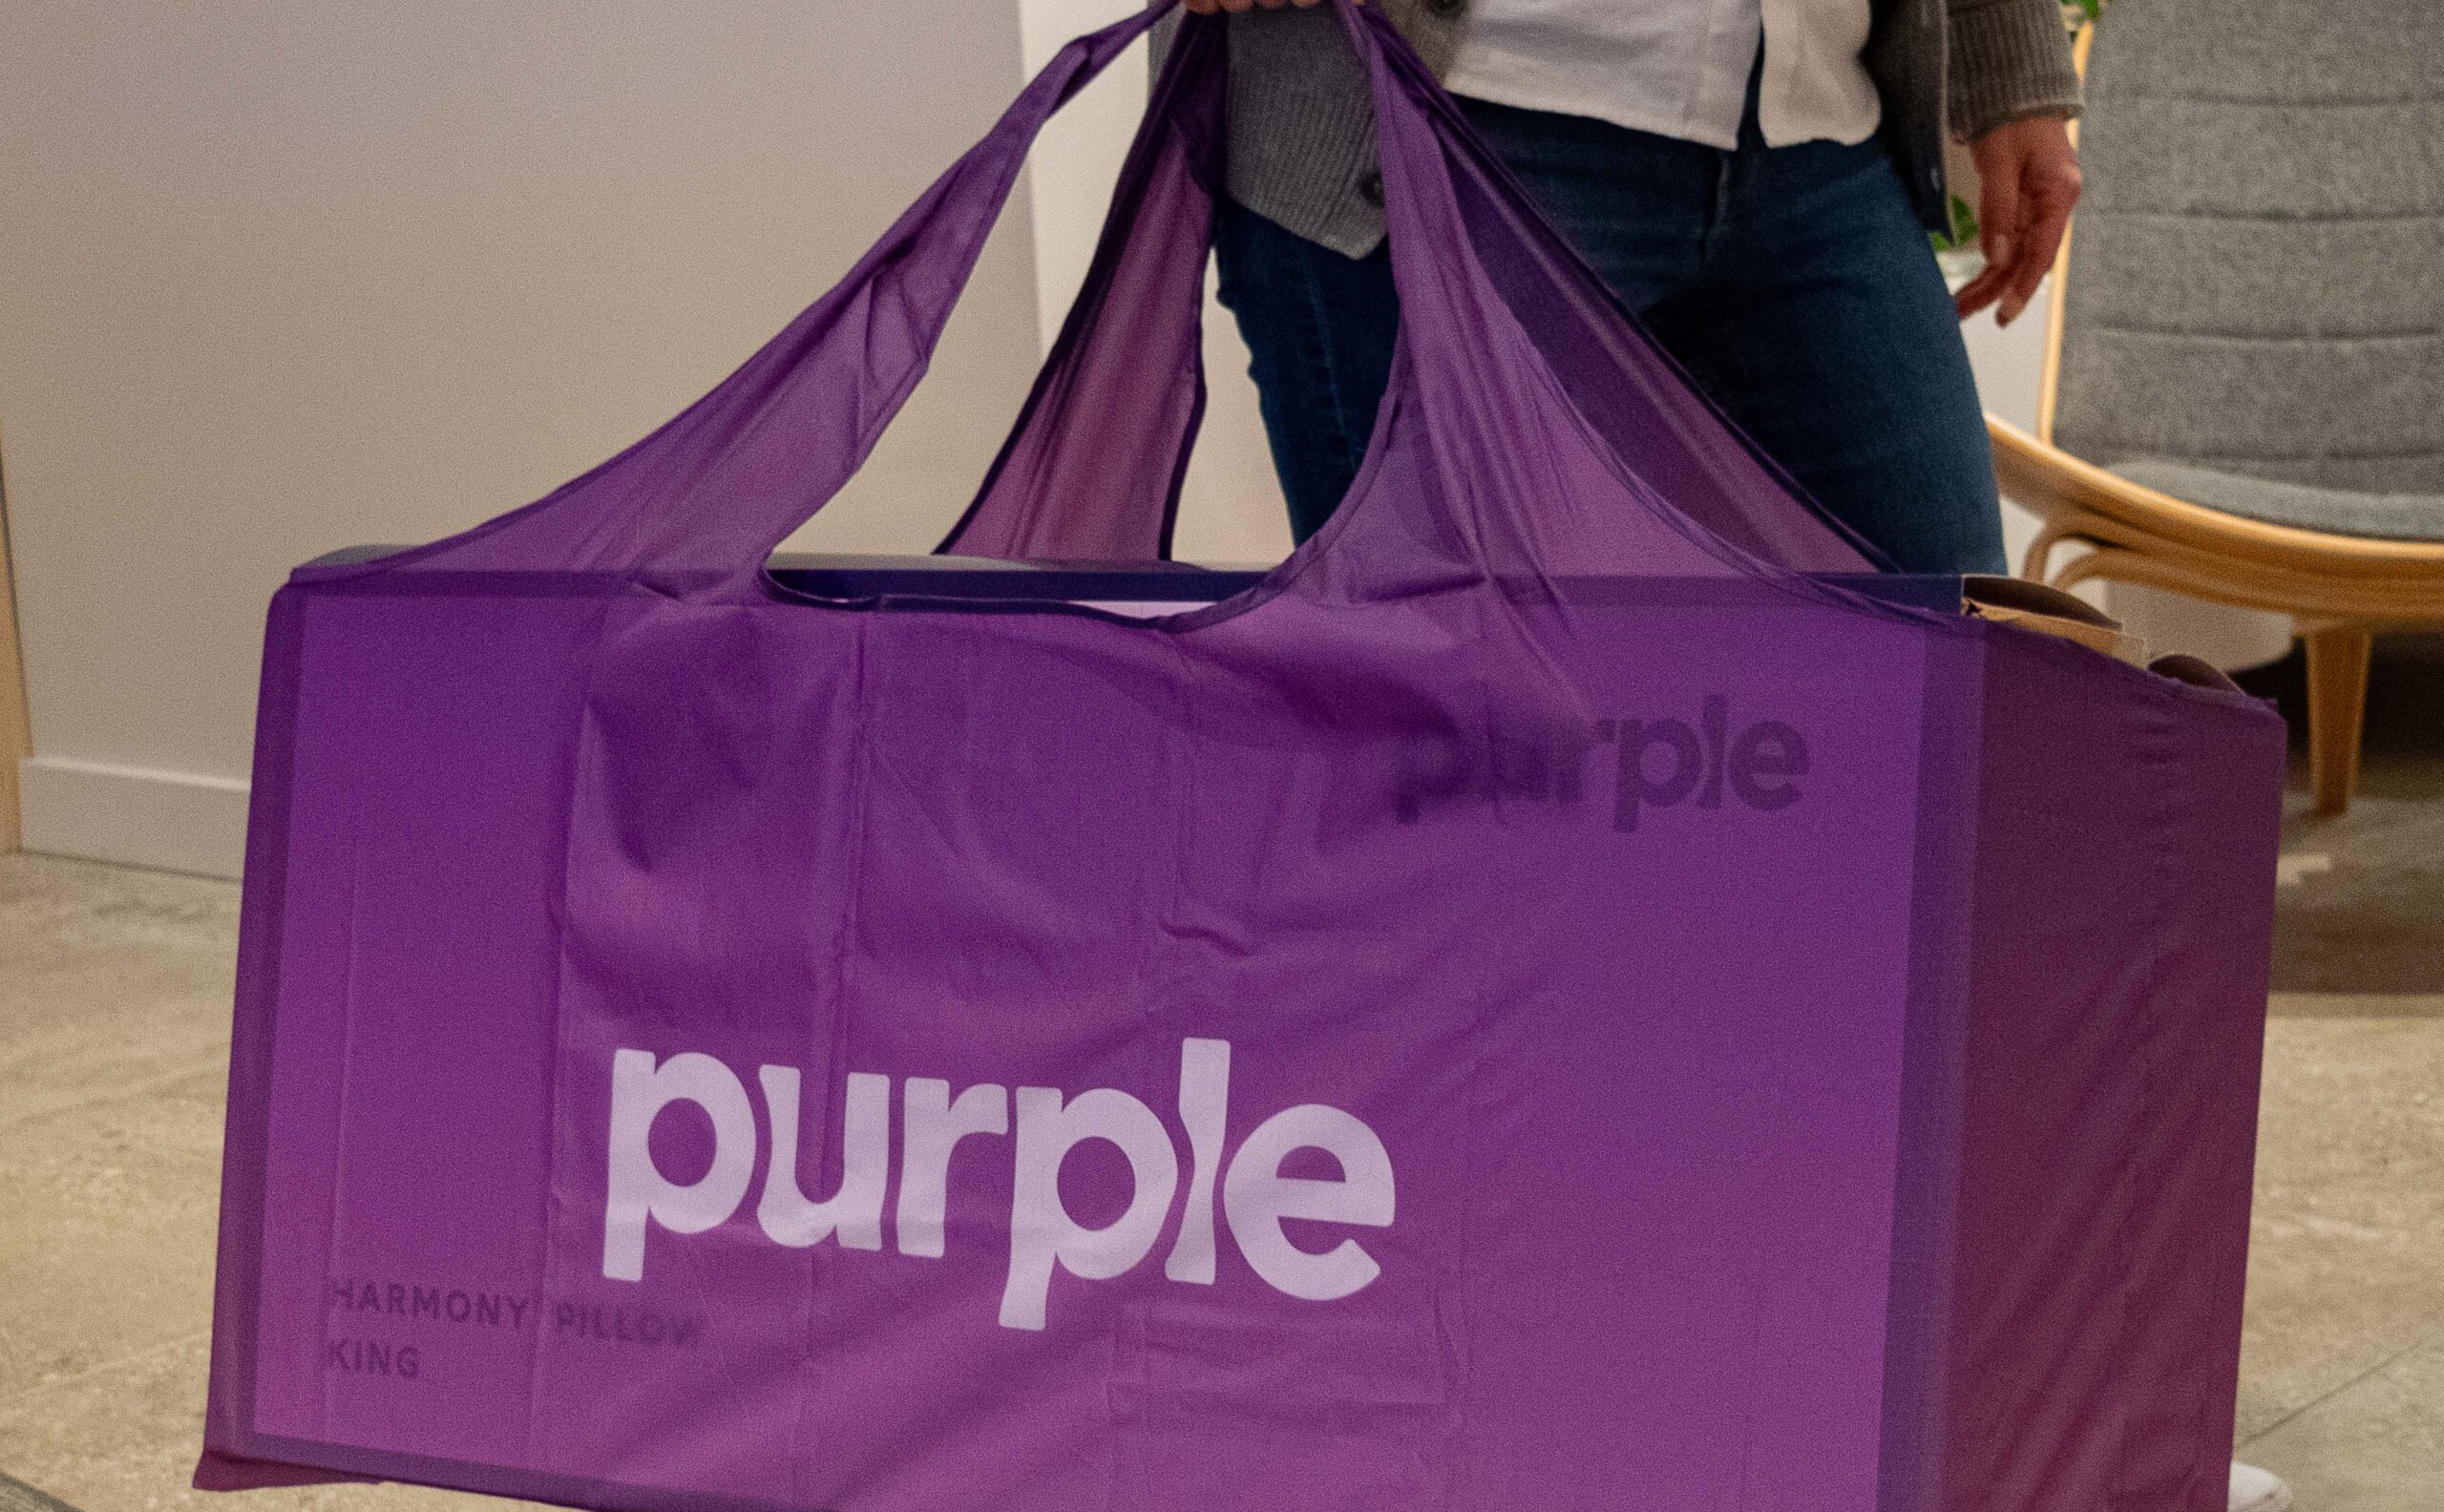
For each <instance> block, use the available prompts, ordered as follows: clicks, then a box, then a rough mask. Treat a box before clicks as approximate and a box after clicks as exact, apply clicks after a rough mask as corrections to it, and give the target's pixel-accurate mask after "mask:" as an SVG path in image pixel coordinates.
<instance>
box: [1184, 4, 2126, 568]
mask: <svg viewBox="0 0 2444 1512" xmlns="http://www.w3.org/2000/svg"><path fill="white" fill-rule="evenodd" d="M1316 3H1317V0H1295V3H1294V0H1187V9H1188V10H1192V11H1203V12H1211V11H1215V10H1225V11H1232V12H1236V14H1234V15H1233V20H1232V24H1231V34H1230V38H1229V41H1230V54H1231V77H1232V84H1231V113H1232V119H1231V141H1230V161H1231V168H1230V189H1231V195H1230V200H1231V203H1230V204H1228V205H1227V206H1226V207H1225V208H1224V210H1223V212H1222V213H1221V214H1220V216H1219V217H1218V218H1217V222H1216V229H1215V239H1214V241H1215V254H1216V260H1217V263H1218V265H1219V272H1220V279H1221V296H1222V300H1223V303H1224V304H1225V305H1228V306H1229V307H1230V308H1231V310H1232V312H1233V315H1234V316H1235V317H1236V319H1237V321H1238V324H1239V328H1240V331H1241V333H1242V335H1243V336H1244V337H1245V339H1246V342H1247V346H1248V348H1249V351H1250V353H1251V356H1252V358H1253V365H1252V370H1253V372H1254V377H1255V380H1256V385H1257V389H1258V394H1259V400H1260V405H1261V409H1262V412H1263V415H1264V420H1265V427H1266V431H1267V434H1268V437H1269V439H1270V441H1271V444H1272V449H1273V454H1274V460H1275V469H1276V471H1277V472H1278V473H1279V474H1280V478H1281V484H1282V489H1283V493H1284V494H1285V495H1286V496H1287V499H1288V502H1289V507H1290V514H1291V525H1292V529H1293V531H1294V533H1295V534H1296V535H1297V536H1299V537H1300V538H1302V539H1303V538H1304V537H1305V536H1308V535H1310V534H1312V533H1313V532H1314V531H1315V530H1316V529H1317V527H1318V526H1320V525H1321V524H1322V523H1323V521H1324V519H1325V518H1326V517H1328V516H1329V515H1331V513H1332V512H1333V510H1334V509H1335V508H1336V507H1337V506H1338V503H1339V500H1340V498H1341V495H1342V494H1344V493H1346V492H1347V490H1348V487H1349V484H1350V482H1351V480H1352V479H1353V478H1354V477H1355V476H1356V473H1357V470H1358V463H1359V459H1360V458H1361V457H1362V455H1363V453H1364V451H1365V446H1366V441H1367V437H1368V435H1369V433H1370V432H1371V431H1372V428H1373V424H1374V418H1375V411H1376V409H1377V406H1378V402H1379V401H1380V398H1381V395H1382V391H1383V389H1384V387H1385V385H1386V383H1387V381H1388V376H1389V372H1390V367H1391V354H1392V343H1393V337H1394V334H1395V332H1396V330H1397V328H1398V324H1399V310H1398V298H1397V296H1396V295H1395V294H1394V292H1393V289H1392V275H1391V267H1390V261H1389V258H1388V255H1387V254H1386V253H1385V252H1384V250H1383V247H1382V240H1383V218H1382V210H1381V202H1380V201H1381V195H1382V188H1381V179H1380V176H1379V175H1378V174H1377V172H1376V171H1375V168H1374V163H1373V150H1372V126H1371V120H1370V118H1369V112H1368V109H1367V95H1366V84H1365V80H1364V77H1363V75H1362V73H1360V72H1359V67H1358V64H1357V59H1356V55H1355V53H1354V52H1353V51H1352V50H1351V49H1350V47H1349V45H1348V41H1347V38H1346V36H1345V35H1343V34H1342V33H1341V31H1340V30H1339V22H1338V17H1336V16H1334V15H1332V14H1330V13H1329V12H1328V11H1326V10H1318V9H1315V8H1314V7H1315V5H1316ZM1373 3H1376V4H1380V5H1381V6H1382V7H1383V9H1384V10H1385V13H1386V14H1387V15H1388V16H1389V18H1390V19H1391V20H1392V21H1393V22H1394V23H1395V25H1397V26H1398V27H1399V28H1400V30H1401V31H1402V33H1403V34H1404V35H1405V36H1406V37H1407V38H1408V39H1409V41H1410V42H1411V44H1412V45H1413V46H1415V47H1416V49H1417V51H1418V52H1419V53H1420V55H1421V56H1422V58H1424V59H1425V60H1426V62H1427V63H1428V64H1429V65H1430V66H1432V67H1434V68H1435V69H1436V70H1437V71H1438V72H1440V73H1443V77H1444V80H1445V82H1446V83H1447V84H1448V85H1449V87H1450V88H1451V89H1452V91H1453V92H1454V93H1455V94H1458V95H1459V96H1460V98H1461V100H1462V102H1463V104H1464V107H1465V109H1466V111H1467V113H1468V115H1469V116H1470V117H1471V119H1472V120H1473V122H1474V123H1475V125H1476V127H1477V128H1478V130H1479V131H1480V132H1481V133H1482V134H1483V135H1484V136H1485V137H1486V138H1487V140H1488V141H1489V142H1490V143H1491V144H1492V146H1493V147H1494V149H1495V150H1496V151H1497V152H1498V153H1499V154H1500V155H1501V156H1502V158H1504V159H1505V160H1506V162H1507V163H1508V164H1509V166H1510V167H1511V169H1512V170H1513V171H1514V172H1515V173H1516V174H1517V175H1518V176H1519V177H1520V179H1522V180H1523V181H1524V182H1525V183H1526V184H1527V188H1528V190H1529V191H1530V192H1531V193H1532V194H1533V195H1534V196H1535V197H1536V198H1537V199H1538V200H1540V202H1541V203H1542V205H1543V207H1544V209H1545V210H1546V212H1547V213H1548V215H1549V216H1550V218H1551V219H1552V220H1553V221H1554V223H1555V224H1556V225H1558V226H1559V227H1560V229H1561V230H1562V231H1563V233H1564V234H1565V235H1567V236H1568V237H1569V238H1570V240H1571V242H1574V243H1575V244H1576V246H1577V247H1578V249H1579V251H1580V252H1581V253H1582V254H1583V255H1585V256H1586V258H1587V259H1588V261H1589V263H1591V265H1592V266H1593V267H1594V268H1595V270H1596V271H1597V272H1598V273H1599V274H1600V275H1601V276H1602V277H1603V278H1604V280H1605V281H1606V282H1607V283H1608V284H1610V285H1611V286H1612V289H1613V291H1614V292H1615V293H1616V294H1617V295H1619V296H1620V298H1621V299H1622V300H1623V302H1624V303H1625V304H1627V305H1629V306H1630V307H1631V308H1632V309H1633V310H1635V311H1636V312H1638V314H1639V315H1640V316H1641V317H1642V318H1643V319H1644V321H1645V323H1646V325H1647V326H1648V328H1649V330H1650V331H1651V332H1652V333H1653V334H1654V337H1655V338H1656V340H1657V341H1659V342H1660V343H1661V345H1662V346H1663V347H1665V348H1666V349H1667V350H1668V351H1670V352H1671V353H1672V354H1673V355H1674V356H1675V358H1676V359H1678V361H1679V362H1680V363H1681V365H1682V366H1683V367H1685V368H1687V369H1688V370H1689V371H1690V373H1691V374H1692V376H1693V377H1694V378H1695V379H1696V382H1697V383H1698V385H1699V386H1700V387H1701V388H1702V389H1705V390H1707V391H1708V392H1709V393H1710V394H1711V396H1712V397H1713V398H1714V400H1715V401H1716V402H1717V405H1719V406H1720V407H1721V408H1722V409H1723V410H1725V411H1726V412H1727V413H1728V414H1729V415H1730V416H1731V418H1732V419H1733V420H1734V421H1736V422H1737V423H1738V425H1739V426H1740V427H1741V428H1742V429H1743V430H1744V431H1747V432H1748V434H1749V435H1750V436H1751V437H1752V438H1753V439H1754V440H1755V441H1756V442H1757V443H1758V444H1759V446H1761V447H1762V448H1763V449H1764V451H1765V452H1767V453H1768V454H1770V455H1771V456H1773V457H1774V458H1775V459H1776V460H1777V461H1779V462H1780V464H1781V465H1782V467H1783V468H1784V470H1785V471H1786V472H1788V473H1791V474H1792V476H1794V477H1795V478H1796V479H1797V480H1798V481H1799V482H1800V484H1801V486H1802V487H1803V488H1805V489H1806V490H1807V491H1808V492H1809V493H1810V494H1812V495H1813V496H1814V497H1815V498H1816V500H1817V501H1818V502H1819V503H1820V504H1822V506H1824V507H1825V508H1826V509H1828V510H1829V511H1831V512H1832V513H1833V514H1834V515H1837V516H1839V517H1841V518H1842V519H1843V520H1844V521H1845V522H1847V523H1848V524H1850V525H1851V526H1852V527H1853V528H1854V529H1856V530H1857V531H1859V533H1860V534H1862V535H1863V536H1865V537H1866V538H1867V539H1868V540H1869V541H1871V542H1873V543H1874V544H1875V545H1876V546H1878V547H1880V548H1882V549H1883V551H1884V552H1885V554H1886V556H1887V557H1890V558H1891V560H1892V562H1893V564H1894V565H1895V566H1896V567H1899V568H1901V569H1903V570H1905V571H1914V572H1931V573H1944V572H1970V571H1973V572H1989V571H2000V570H2002V568H2003V559H2002V523H2001V511H2000V505H1999V502H1998V500H1997V497H1996V494H1995V489H1994V480H1993V463H1992V458H1991V453H1990V452H1989V451H1988V448H1987V442H1986V433H1985V425H1984V417H1983V414H1982V412H1981V411H1980V410H1979V407H1978V404H1977V397H1976V390H1975V388H1974V386H1973V384H1972V382H1971V379H1970V368H1969V357H1968V351H1967V348H1966V347H1965V346H1964V345H1963V343H1962V341H1961V338H1960V334H1959V327H1958V318H1959V317H1965V316H1966V315H1969V314H1970V313H1973V312H1975V311H1977V310H1980V309H1983V308H1985V307H1987V306H1989V305H1995V306H1998V307H1999V313H2000V315H2001V316H2002V317H2003V318H2004V319H2005V320H2007V321H2008V320H2010V319H2012V318H2013V317H2015V316H2017V315H2018V314H2019V313H2020V311H2021V310H2022V309H2023V308H2024V307H2025V306H2026V305H2027V303H2028V301H2029V298H2030V296H2031V295H2032V294H2033V292H2034V291H2035V288H2036V285H2037V283H2038V281H2039V280H2040V279H2042V278H2043V277H2044V275H2045V271H2046V269H2047V268H2048V267H2049V266H2051V264H2052V262H2053V257H2054V248H2055V246H2057V245H2058V244H2059V242H2060V240H2061V236H2062V232H2063V228H2064V226H2065V224H2066V223H2067V221H2068V219H2069V216H2070V213H2071V206H2072V203H2073V201H2074V200H2076V198H2077V196H2078V185H2079V171H2078V166H2077V159H2076V158H2075V155H2074V154H2073V152H2072V149H2071V142H2070V137H2069V134H2068V132H2067V130H2066V129H2065V122H2066V121H2067V120H2068V119H2069V118H2070V117H2071V116H2072V115H2075V113H2076V111H2077V108H2078V98H2079V89H2078V78H2077V75H2076V73H2075V71H2074V70H2073V68H2072V66H2071V59H2070V50H2069V43H2068V39H2067V34H2066V33H2065V31H2064V30H2063V26H2062V20H2061V11H2060V9H2059V7H2058V5H2057V4H2056V3H2055V0H1949V10H1948V11H1947V10H1946V9H1945V8H1944V6H1943V5H1942V4H1940V3H1937V0H1373ZM1947 59H1949V87H1948V88H1947V85H1946V74H1947ZM1947 123H1949V126H1950V128H1951V129H1952V130H1953V131H1954V132H1956V133H1957V134H1958V135H1960V136H1964V137H1965V138H1967V139H1968V140H1969V142H1970V152H1971V153H1972V154H1973V155H1974V157H1975V158H1976V161H1977V165H1978V170H1979V179H1980V183H1981V193H1980V204H1979V207H1978V208H1979V221H1980V240H1981V244H1982V246H1983V248H1984V251H1985V253H1986V257H1987V266H1986V269H1985V271H1984V272H1983V273H1981V274H1980V275H1979V276H1978V277H1977V278H1976V279H1975V280H1974V281H1973V282H1971V283H1970V284H1969V285H1968V286H1967V287H1965V288H1963V289H1962V290H1961V291H1960V294H1959V297H1958V299H1957V301H1955V300H1954V299H1953V298H1952V297H1950V296H1949V294H1948V292H1947V290H1946V288H1945V284H1944V280H1943V276H1942V273H1941V271H1940V270H1939V269H1938V268H1937V267H1936V265H1935V262H1934V256H1933V249H1932V247H1931V245H1930V244H1929V242H1928V237H1927V234H1926V230H1925V227H1926V226H1928V225H1943V224H1947V223H1948V218H1949V196H1948V194H1947V192H1946V188H1945V185H1944V181H1943V139H1944V133H1945V128H1946V125H1947Z"/></svg>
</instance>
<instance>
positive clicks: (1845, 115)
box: [1445, 0, 1883, 147]
mask: <svg viewBox="0 0 2444 1512" xmlns="http://www.w3.org/2000/svg"><path fill="white" fill-rule="evenodd" d="M1872 19H1873V17H1872V14H1871V12H1870V9H1869V0H1475V4H1474V5H1473V6H1472V8H1471V11H1470V17H1469V21H1468V23H1467V31H1466V32H1465V34H1464V36H1463V37H1462V39H1461V43H1460V52H1459V55H1458V56H1457V57H1456V58H1455V59H1454V60H1453V63H1452V69H1451V74H1450V77H1449V78H1448V79H1447V80H1446V81H1445V82H1446V83H1448V84H1449V86H1450V88H1451V91H1452V93H1453V94H1467V95H1471V96H1473V97H1475V98H1477V99H1483V100H1491V101H1493V102H1494V103H1495V104H1497V105H1515V106H1519V107H1521V108H1523V109H1527V110H1543V111H1559V112H1561V113H1563V114H1564V115H1592V116H1594V117H1595V118H1597V119H1598V120H1607V121H1611V122H1612V124H1614V125H1615V126H1627V127H1630V128H1633V130H1637V131H1645V132H1655V133H1658V134H1660V135H1662V136H1676V137H1679V138H1681V139H1682V140H1685V141H1694V142H1702V143H1704V144H1705V145H1707V146H1709V147H1734V146H1737V145H1738V141H1739V117H1740V115H1741V112H1742V110H1743V108H1744V107H1745V105H1746V104H1747V98H1748V74H1749V71H1750V69H1751V68H1752V67H1754V66H1755V64H1756V62H1757V50H1758V48H1759V46H1760V45H1761V46H1762V47H1763V48H1764V50H1765V68H1764V75H1763V77H1762V78H1760V79H1759V81H1758V98H1757V118H1758V125H1759V127H1760V128H1761V129H1762V130H1763V132H1764V135H1765V141H1766V143H1767V145H1769V146H1774V147H1782V146H1787V145H1789V144H1790V143H1792V142H1802V141H1818V140H1829V141H1838V142H1862V141H1865V140H1866V139H1867V138H1868V137H1869V136H1874V135H1875V128H1876V123H1877V122H1878V120H1880V119H1881V118H1882V114H1883V110H1882V104H1881V102H1880V101H1878V99H1877V98H1876V92H1875V81H1874V80H1873V79H1871V78H1869V77H1868V76H1867V71H1866V66H1865V64H1864V63H1862V62H1861V61H1860V60H1859V50H1860V49H1861V48H1863V47H1865V45H1866V40H1867V28H1868V25H1869V24H1870V22H1871V21H1872Z"/></svg>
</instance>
